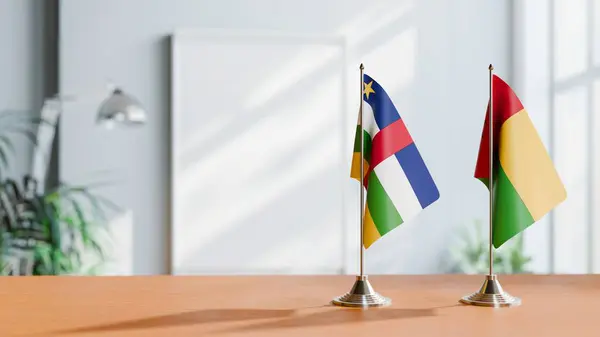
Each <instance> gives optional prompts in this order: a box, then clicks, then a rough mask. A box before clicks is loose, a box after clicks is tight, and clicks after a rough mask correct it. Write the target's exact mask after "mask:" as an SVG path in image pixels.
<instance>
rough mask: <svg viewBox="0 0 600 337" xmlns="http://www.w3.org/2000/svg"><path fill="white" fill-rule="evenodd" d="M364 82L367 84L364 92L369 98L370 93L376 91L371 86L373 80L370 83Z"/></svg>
mask: <svg viewBox="0 0 600 337" xmlns="http://www.w3.org/2000/svg"><path fill="white" fill-rule="evenodd" d="M363 84H364V86H365V90H363V92H364V94H365V95H367V99H369V94H371V93H373V94H374V93H375V90H373V88H371V86H372V85H373V81H371V82H369V83H368V84H367V83H364V82H363Z"/></svg>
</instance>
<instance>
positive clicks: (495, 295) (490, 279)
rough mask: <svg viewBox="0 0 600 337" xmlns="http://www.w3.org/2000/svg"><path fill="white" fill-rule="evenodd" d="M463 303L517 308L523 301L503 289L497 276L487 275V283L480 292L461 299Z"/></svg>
mask: <svg viewBox="0 0 600 337" xmlns="http://www.w3.org/2000/svg"><path fill="white" fill-rule="evenodd" d="M460 302H461V303H464V304H469V305H476V306H480V307H494V308H500V307H516V306H519V305H521V299H520V298H518V297H513V296H511V295H509V294H508V293H507V292H505V291H504V290H503V289H502V286H501V285H500V282H499V281H498V278H497V277H496V275H486V276H485V281H484V282H483V285H482V286H481V289H479V291H478V292H476V293H473V294H471V295H468V296H465V297H463V298H461V299H460Z"/></svg>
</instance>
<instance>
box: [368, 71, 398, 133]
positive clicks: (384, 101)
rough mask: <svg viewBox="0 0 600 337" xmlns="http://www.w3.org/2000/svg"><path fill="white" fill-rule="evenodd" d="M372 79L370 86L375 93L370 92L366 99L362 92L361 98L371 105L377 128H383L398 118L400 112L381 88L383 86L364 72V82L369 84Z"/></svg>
mask: <svg viewBox="0 0 600 337" xmlns="http://www.w3.org/2000/svg"><path fill="white" fill-rule="evenodd" d="M371 81H373V84H372V85H371V88H372V89H373V90H374V91H375V93H370V94H369V98H368V99H367V95H364V94H363V98H364V100H365V102H367V104H369V105H370V106H371V108H372V109H373V115H375V122H377V126H378V127H379V130H383V128H385V127H386V126H388V125H390V124H392V123H393V122H395V121H397V120H399V119H400V114H399V113H398V110H396V107H395V106H394V103H392V100H391V99H390V97H389V96H388V94H387V93H386V92H385V90H383V88H382V87H381V86H380V85H379V83H377V82H376V81H375V80H374V79H372V78H371V76H369V75H367V74H365V75H364V82H365V83H366V84H369V83H370V82H371Z"/></svg>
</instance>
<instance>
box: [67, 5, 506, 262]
mask: <svg viewBox="0 0 600 337" xmlns="http://www.w3.org/2000/svg"><path fill="white" fill-rule="evenodd" d="M509 10H510V8H509V2H508V1H494V0H486V1H480V0H458V1H443V0H425V1H408V0H404V1H398V0H389V1H383V0H381V1H370V2H368V3H365V2H363V1H358V0H350V1H348V0H346V1H341V0H337V1H334V0H329V1H324V0H320V1H317V0H309V1H277V0H259V1H243V0H237V1H236V0H229V1H199V0H176V1H175V0H153V1H146V0H127V1H123V0H103V1H93V0H85V1H84V0H62V1H61V7H60V17H61V21H60V27H61V28H60V34H61V35H60V36H61V45H60V89H61V92H63V93H73V92H90V91H93V90H97V89H98V90H99V89H101V88H102V85H103V84H104V83H105V81H106V80H107V79H112V80H114V81H116V82H118V83H119V84H121V85H123V87H124V88H125V89H126V90H129V91H131V92H132V93H134V94H135V95H136V96H137V97H138V98H139V99H140V100H141V101H142V102H143V103H144V105H145V106H146V107H147V109H148V112H149V115H150V116H149V117H150V121H149V123H148V125H146V126H145V127H144V128H142V129H138V130H132V131H125V130H115V131H116V132H113V133H110V134H107V133H106V132H104V130H98V129H97V128H95V127H94V126H93V119H94V114H95V111H94V107H95V106H97V103H98V99H99V98H89V99H87V100H81V101H80V102H79V103H76V104H72V105H71V106H70V107H69V108H68V109H67V111H66V113H65V114H64V115H63V127H62V128H61V153H60V167H61V178H62V179H63V180H67V181H78V182H81V181H89V180H92V179H93V178H94V177H96V176H97V174H98V171H99V170H100V169H111V170H113V176H116V177H117V178H119V179H121V180H122V183H120V184H117V185H113V186H111V187H109V188H107V189H106V191H105V194H106V195H107V196H108V197H109V198H111V199H113V200H114V201H115V202H117V203H118V204H121V205H123V206H124V207H125V208H127V209H130V210H131V211H132V218H133V222H134V237H135V240H134V242H133V265H134V269H133V271H134V272H135V273H137V274H154V273H164V272H167V271H168V261H169V253H168V252H169V247H168V243H169V241H170V240H169V230H168V228H169V223H168V218H169V214H168V212H169V206H168V201H169V196H168V190H169V188H168V176H169V172H168V167H169V166H168V161H169V153H168V148H169V143H168V139H169V134H168V130H169V86H170V83H169V56H168V55H169V48H168V39H167V37H168V36H169V35H170V34H171V33H172V32H173V31H174V30H175V29H177V28H230V29H248V30H256V29H260V30H279V31H286V32H291V33H303V34H323V35H341V36H346V37H347V39H348V49H349V52H350V54H351V55H355V57H354V58H353V59H350V60H349V62H350V63H351V64H358V63H359V62H361V61H363V62H365V64H366V65H367V67H368V68H367V69H370V73H371V74H372V76H374V77H376V78H377V79H378V80H379V81H380V82H383V83H387V84H389V85H387V86H386V90H387V91H388V93H389V94H390V95H391V96H392V97H393V100H394V102H395V103H396V105H397V107H398V109H399V111H400V113H401V114H402V116H403V118H404V119H405V120H406V122H407V125H408V127H409V130H410V132H411V134H412V135H413V138H414V139H415V141H416V143H417V146H418V147H419V149H420V151H421V153H422V155H423V157H424V158H425V160H426V162H427V164H428V166H429V167H430V170H431V172H432V175H433V177H434V179H435V180H436V182H437V184H438V187H439V189H440V191H441V199H440V201H438V202H436V203H435V204H434V205H433V206H431V207H430V208H429V209H428V210H427V211H426V212H424V213H423V214H422V215H421V216H420V217H419V218H418V219H416V220H415V221H413V222H411V223H408V224H405V225H403V226H402V228H400V229H397V230H395V231H394V232H393V233H391V234H389V235H387V236H386V237H384V239H382V240H381V242H379V243H377V245H376V246H374V247H373V248H372V249H369V251H368V254H367V258H368V263H369V266H368V270H369V269H371V268H372V270H375V271H377V272H403V273H433V272H439V271H440V265H439V263H440V260H441V259H442V258H443V257H444V256H445V255H446V250H447V248H448V247H447V246H448V244H449V243H450V241H449V238H450V237H451V236H452V235H455V232H456V228H458V227H460V226H462V225H463V224H465V223H468V222H470V221H472V220H473V219H474V218H481V219H485V214H486V210H487V208H486V199H485V196H486V190H485V188H484V187H483V186H482V185H481V184H480V183H479V182H477V181H476V180H475V179H474V178H472V172H473V168H474V164H475V159H476V153H477V147H478V143H479V138H480V135H481V126H482V123H483V116H484V107H485V105H486V102H487V65H488V64H489V63H490V62H493V63H494V65H495V66H496V69H498V73H499V74H500V75H502V76H503V77H505V78H506V79H507V80H510V72H511V66H512V64H511V55H512V54H511V52H510V50H509V47H510V44H509V39H510V30H509V24H510V20H509V12H510V11H509ZM387 53H390V54H388V55H394V57H390V56H387V57H386V54H387ZM396 55H399V57H396ZM199 62H201V60H199ZM306 249H310V247H309V246H307V247H306Z"/></svg>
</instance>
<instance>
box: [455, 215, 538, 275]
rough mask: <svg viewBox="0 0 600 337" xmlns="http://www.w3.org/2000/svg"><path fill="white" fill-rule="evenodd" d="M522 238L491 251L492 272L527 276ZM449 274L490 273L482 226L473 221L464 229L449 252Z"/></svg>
mask: <svg viewBox="0 0 600 337" xmlns="http://www.w3.org/2000/svg"><path fill="white" fill-rule="evenodd" d="M523 250H524V248H523V236H522V234H520V235H518V236H517V237H515V238H513V240H511V241H510V242H507V243H506V244H504V245H503V246H501V247H500V248H499V249H495V250H494V272H495V273H497V274H521V273H530V272H531V271H530V270H529V268H528V264H529V263H530V262H531V257H529V256H527V255H525V254H524V252H523ZM450 256H451V261H450V263H449V268H447V269H448V271H449V272H452V273H465V274H485V273H487V272H488V271H489V238H488V235H487V233H485V232H484V231H483V224H482V223H481V221H479V220H476V221H474V223H473V226H471V227H467V228H465V229H463V231H462V233H461V236H460V240H459V243H458V244H457V245H456V246H454V247H453V248H452V249H451V250H450Z"/></svg>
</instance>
